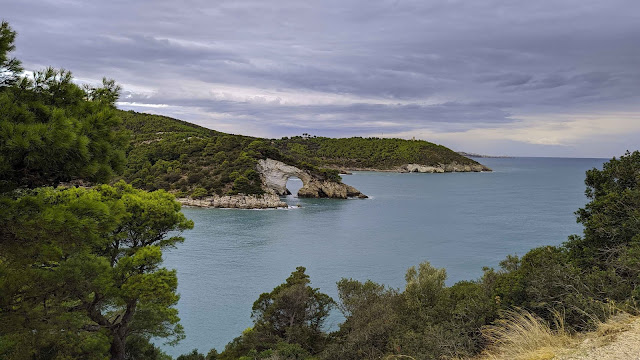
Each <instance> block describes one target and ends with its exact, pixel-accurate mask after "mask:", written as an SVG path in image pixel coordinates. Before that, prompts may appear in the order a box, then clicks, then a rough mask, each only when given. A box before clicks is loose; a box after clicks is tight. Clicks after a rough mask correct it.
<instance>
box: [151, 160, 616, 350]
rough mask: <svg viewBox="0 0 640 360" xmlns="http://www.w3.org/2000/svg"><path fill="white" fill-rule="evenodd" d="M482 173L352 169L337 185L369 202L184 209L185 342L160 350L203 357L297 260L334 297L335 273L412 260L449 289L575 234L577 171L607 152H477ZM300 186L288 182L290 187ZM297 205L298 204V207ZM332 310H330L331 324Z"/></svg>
mask: <svg viewBox="0 0 640 360" xmlns="http://www.w3.org/2000/svg"><path fill="white" fill-rule="evenodd" d="M478 161H480V162H481V163H483V164H485V165H487V166H489V167H490V168H492V169H493V170H494V171H493V172H491V173H446V174H414V173H412V174H397V173H376V172H356V173H354V174H353V175H345V176H343V181H344V182H345V183H347V184H349V185H352V186H354V187H356V188H357V189H358V190H360V191H362V192H363V193H364V194H367V195H369V196H370V198H369V199H364V200H360V199H352V200H328V199H298V198H296V197H294V196H288V197H287V200H286V201H287V202H288V203H289V204H290V205H292V206H294V207H290V208H288V209H280V210H264V211H248V210H228V209H199V208H183V211H184V213H185V214H186V215H187V217H189V218H190V219H192V220H193V221H194V222H195V227H194V229H193V230H191V231H188V232H185V233H184V234H183V236H184V237H185V242H184V243H183V244H179V245H178V247H177V248H176V249H171V250H169V251H168V252H167V253H166V254H165V266H167V267H168V268H175V269H177V271H178V282H179V285H178V291H179V293H180V294H181V299H180V302H179V303H178V309H179V311H180V318H181V319H182V321H181V323H182V325H183V326H184V328H185V333H186V336H187V337H186V339H185V340H183V341H182V342H180V344H179V345H177V346H175V347H169V346H162V348H163V350H165V351H166V352H167V353H168V354H170V355H173V356H177V355H179V354H184V353H187V352H189V351H191V350H192V349H196V348H197V349H198V350H199V351H200V352H203V353H206V352H207V351H209V349H211V348H213V347H215V348H217V349H218V350H219V351H221V350H223V348H224V345H225V344H227V343H228V342H230V341H231V340H233V338H234V337H236V336H239V335H240V334H241V332H242V330H244V329H246V328H247V327H249V326H251V324H252V322H251V318H250V315H251V306H252V304H253V302H254V301H255V300H256V299H257V298H258V296H259V295H260V293H262V292H268V291H271V290H272V289H273V288H274V287H275V286H277V285H278V284H280V283H282V282H284V280H285V279H286V278H287V277H288V275H289V274H290V273H291V272H292V271H293V270H295V268H296V267H297V266H305V267H306V268H307V273H308V274H309V275H310V276H311V281H312V286H314V287H318V288H320V290H321V291H323V292H325V293H327V294H329V295H331V296H332V297H334V298H337V296H336V295H337V291H336V287H335V283H336V282H337V281H338V280H340V279H341V278H342V277H347V278H354V279H357V280H362V281H364V280H367V279H371V280H373V281H376V282H379V283H383V284H386V285H389V286H392V287H402V286H403V284H404V273H405V271H406V270H407V268H409V267H410V266H413V265H418V264H419V263H420V262H422V261H429V262H431V264H432V265H434V266H437V267H444V268H446V269H447V274H448V281H447V283H448V284H449V285H451V284H453V283H455V282H456V281H460V280H471V279H475V278H478V277H479V276H480V275H481V274H482V267H483V266H492V267H496V266H497V265H498V262H499V261H500V260H502V259H504V257H505V256H506V255H508V254H518V255H523V254H524V253H526V252H527V251H528V250H529V249H531V248H533V247H537V246H541V245H547V244H550V245H556V244H560V243H562V242H563V241H565V240H566V238H567V236H569V235H571V234H576V233H580V232H581V226H580V225H579V224H577V223H576V221H575V215H574V214H573V212H574V211H576V210H577V209H578V208H579V207H582V206H583V205H584V204H585V203H586V201H587V199H586V198H585V196H584V189H585V186H584V177H585V171H586V170H588V169H591V168H593V167H598V168H601V167H602V163H603V162H604V161H606V160H605V159H562V158H508V159H478ZM299 186H301V183H300V182H299V181H295V180H290V182H289V183H288V187H289V189H290V190H291V191H292V192H293V193H295V192H296V191H297V188H298V187H299ZM295 205H300V206H301V207H299V208H297V207H295ZM339 321H341V317H340V316H339V315H338V314H336V315H334V316H332V317H331V318H330V321H329V324H328V325H329V326H332V327H334V328H335V327H337V323H338V322H339Z"/></svg>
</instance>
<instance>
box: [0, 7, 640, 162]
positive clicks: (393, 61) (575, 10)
mask: <svg viewBox="0 0 640 360" xmlns="http://www.w3.org/2000/svg"><path fill="white" fill-rule="evenodd" d="M0 9H1V10H0V18H3V19H5V20H8V21H9V22H10V24H11V26H12V27H13V28H14V29H15V30H16V31H17V32H18V39H17V44H16V45H17V51H16V56H18V57H19V58H20V59H22V60H23V62H24V65H25V67H26V68H27V69H28V70H36V69H40V68H42V67H45V66H49V65H51V66H55V67H63V68H66V69H69V70H71V71H73V73H74V75H75V76H76V78H78V79H79V80H80V81H89V82H96V81H98V80H99V79H100V78H102V76H107V77H110V78H114V79H116V81H118V82H119V83H120V84H122V85H123V88H124V91H123V96H122V98H121V103H119V107H121V108H123V109H134V110H137V111H144V112H151V113H158V114H164V115H168V116H174V117H178V118H181V119H184V120H187V121H192V122H195V123H198V124H200V125H204V126H206V127H209V128H213V129H217V130H221V131H227V132H233V133H241V134H247V135H255V136H265V137H282V136H291V135H299V134H302V133H304V132H306V133H311V134H314V135H324V136H400V137H405V138H411V137H413V136H415V137H416V138H423V139H426V140H430V141H434V142H438V143H442V144H443V145H446V146H449V147H452V148H454V149H456V150H464V151H472V152H481V153H489V154H511V155H532V156H585V157H588V156H594V157H595V156H597V157H610V156H614V155H621V154H622V153H623V152H624V150H626V149H630V150H634V149H638V148H640V141H638V139H640V2H638V1H637V0H606V1H605V0H599V1H595V0H579V1H578V0H552V1H551V0H539V1H530V0H528V1H516V0H482V1H471V0H467V1H456V0H448V1H445V0H437V1H436V0H422V1H371V0H351V1H345V0H340V1H334V0H323V1H300V0H290V1H289V0H284V1H264V0H262V1H257V0H256V1H248V0H247V1H245V0H229V1H227V0H216V1H210V0H190V1H184V0H183V1H163V0H154V1H150V0H149V1H135V0H127V1H120V0H111V1H88V0H38V1H36V0H20V1H15V0H0Z"/></svg>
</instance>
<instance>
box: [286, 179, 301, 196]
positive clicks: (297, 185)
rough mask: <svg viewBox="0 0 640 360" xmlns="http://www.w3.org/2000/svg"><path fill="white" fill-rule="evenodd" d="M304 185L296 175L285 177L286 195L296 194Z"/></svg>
mask: <svg viewBox="0 0 640 360" xmlns="http://www.w3.org/2000/svg"><path fill="white" fill-rule="evenodd" d="M303 186H304V182H303V181H302V179H300V178H299V177H297V176H289V177H288V178H287V181H286V184H285V187H286V192H287V195H293V196H294V197H297V196H298V191H299V190H300V189H301V188H302V187H303Z"/></svg>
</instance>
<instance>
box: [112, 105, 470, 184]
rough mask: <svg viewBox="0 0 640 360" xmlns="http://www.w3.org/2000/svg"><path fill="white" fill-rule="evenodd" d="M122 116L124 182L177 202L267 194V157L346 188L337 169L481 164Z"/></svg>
mask: <svg viewBox="0 0 640 360" xmlns="http://www.w3.org/2000/svg"><path fill="white" fill-rule="evenodd" d="M120 116H121V118H122V120H123V123H122V127H123V128H124V129H126V130H128V131H129V132H130V134H131V143H130V145H129V148H128V150H127V156H128V163H127V167H126V171H125V173H124V175H123V177H124V179H125V180H127V181H129V182H131V183H132V184H133V185H134V186H136V187H139V188H142V189H146V190H155V189H165V190H168V191H172V192H174V193H176V194H177V195H178V196H188V195H190V196H204V195H213V194H217V195H233V194H239V193H242V194H263V193H264V191H265V188H264V186H263V184H262V181H261V178H260V174H259V173H258V172H257V171H256V165H257V163H258V161H259V160H261V159H267V158H269V159H274V160H278V161H281V162H283V163H285V164H288V165H292V166H295V167H297V168H300V169H303V170H305V171H307V172H309V173H310V174H311V175H312V176H313V177H314V178H317V179H321V180H327V181H333V182H341V178H340V176H339V171H338V170H360V169H369V170H391V171H394V170H398V171H400V170H399V167H400V166H403V165H406V164H420V165H425V166H437V165H438V164H441V165H442V164H459V165H475V166H479V164H478V162H476V161H474V160H471V159H469V158H467V157H464V156H462V155H460V154H457V153H456V152H454V151H452V150H451V149H448V148H446V147H444V146H442V145H436V144H433V143H430V142H427V141H415V140H402V139H379V138H360V137H354V138H343V139H333V138H326V137H311V136H296V137H291V138H282V139H277V140H276V139H263V138H256V137H251V136H243V135H233V134H227V133H223V132H219V131H215V130H211V129H207V128H204V127H202V126H198V125H195V124H191V123H188V122H186V121H182V120H177V119H173V118H170V117H166V116H160V115H151V114H144V113H137V112H134V111H120ZM467 168H468V166H467ZM447 171H465V170H447ZM466 171H469V170H466Z"/></svg>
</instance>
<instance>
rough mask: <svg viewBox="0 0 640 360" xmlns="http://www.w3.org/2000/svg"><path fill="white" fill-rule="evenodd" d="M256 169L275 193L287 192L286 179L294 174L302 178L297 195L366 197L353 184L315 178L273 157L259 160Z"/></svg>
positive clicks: (336, 197)
mask: <svg viewBox="0 0 640 360" xmlns="http://www.w3.org/2000/svg"><path fill="white" fill-rule="evenodd" d="M257 170H258V172H259V173H260V175H261V176H262V179H263V183H264V185H265V186H266V187H267V188H268V191H273V192H274V193H275V194H277V195H286V194H289V190H287V180H288V179H289V178H290V177H292V176H295V177H297V178H299V179H300V180H302V188H300V190H299V191H298V196H299V197H311V198H322V197H328V198H334V199H346V198H348V197H359V198H366V197H367V196H366V195H364V194H362V193H361V192H360V191H358V190H357V189H355V188H354V187H353V186H349V185H346V184H343V183H340V182H333V181H327V180H320V179H316V178H314V177H313V176H311V174H309V173H308V172H306V171H304V170H301V169H298V168H297V167H295V166H291V165H287V164H285V163H283V162H281V161H277V160H273V159H266V160H259V161H258V166H257Z"/></svg>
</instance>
